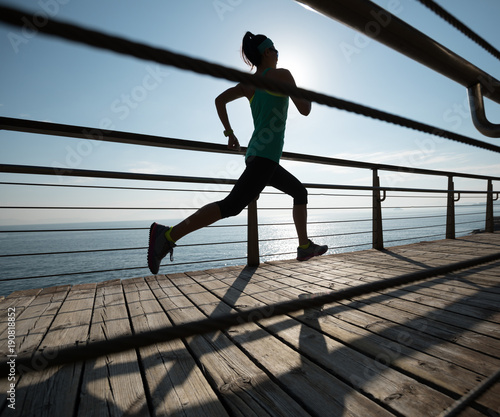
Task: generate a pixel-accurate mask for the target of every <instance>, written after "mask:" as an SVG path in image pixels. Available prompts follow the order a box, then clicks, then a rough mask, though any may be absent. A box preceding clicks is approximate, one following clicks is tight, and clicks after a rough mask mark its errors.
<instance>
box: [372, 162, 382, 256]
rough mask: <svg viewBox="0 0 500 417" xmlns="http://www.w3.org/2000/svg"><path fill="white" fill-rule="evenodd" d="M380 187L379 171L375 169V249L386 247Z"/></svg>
mask: <svg viewBox="0 0 500 417" xmlns="http://www.w3.org/2000/svg"><path fill="white" fill-rule="evenodd" d="M379 188H380V179H379V177H378V172H377V170H376V169H373V194H372V195H373V203H372V244H373V249H377V250H382V249H384V235H383V229H382V200H381V198H380V189H379Z"/></svg>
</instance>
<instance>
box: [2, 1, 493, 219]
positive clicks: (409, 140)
mask: <svg viewBox="0 0 500 417" xmlns="http://www.w3.org/2000/svg"><path fill="white" fill-rule="evenodd" d="M0 3H1V4H4V5H8V4H11V5H15V6H18V7H22V8H25V9H27V10H31V11H35V12H38V13H39V14H40V15H42V14H43V13H49V14H50V15H51V16H53V17H56V18H57V19H60V20H64V21H69V22H74V23H77V24H79V25H82V26H85V27H89V28H93V29H98V30H103V31H105V32H108V33H111V34H115V35H119V36H123V37H126V38H129V39H132V40H137V41H140V42H144V43H146V44H151V45H155V46H158V47H163V48H166V49H169V50H173V51H179V52H182V53H185V54H187V55H190V56H193V57H198V58H203V59H206V60H208V61H211V62H216V63H221V64H224V65H227V66H230V67H233V68H237V69H240V70H245V71H247V70H248V68H247V67H246V66H245V64H244V63H243V61H242V60H241V57H240V45H241V39H242V37H243V35H244V33H245V32H246V31H247V30H250V31H252V32H253V33H263V34H266V35H267V36H269V37H270V38H271V39H272V40H273V41H274V43H275V45H276V47H277V49H279V53H280V55H279V58H280V60H279V63H278V64H279V66H281V67H285V68H288V69H290V70H291V72H292V74H293V75H294V77H295V79H296V81H297V84H298V85H299V86H301V87H304V88H307V89H311V90H315V91H319V92H323V93H326V94H330V95H333V96H336V97H340V98H344V99H347V100H350V101H354V102H357V103H360V104H364V105H367V106H372V107H375V108H379V109H381V110H385V111H388V112H391V113H395V114H398V115H401V116H405V117H408V118H411V119H414V120H417V121H421V122H424V123H428V124H431V125H435V126H438V127H441V128H443V129H447V130H451V131H454V132H458V133H460V134H463V135H466V136H470V137H474V138H477V139H481V140H484V141H487V142H491V143H496V144H498V143H499V140H498V139H489V138H486V137H483V136H482V135H481V134H479V133H478V132H477V131H476V130H475V128H474V127H473V125H472V123H471V120H470V115H469V111H468V104H467V96H466V90H465V88H463V87H462V86H460V85H457V84H455V83H454V82H452V81H450V80H448V79H447V78H445V77H444V76H442V75H440V74H436V73H434V72H433V71H432V70H430V69H427V68H426V67H424V66H422V65H421V64H418V63H416V62H414V61H412V60H410V59H409V58H406V57H404V56H402V55H400V54H399V53H397V52H395V51H393V50H391V49H389V48H387V47H385V46H383V45H381V44H378V43H377V42H376V41H375V40H372V39H370V38H366V37H364V36H362V35H360V34H358V33H357V32H355V31H353V30H352V29H349V28H348V27H346V26H344V25H342V24H341V23H338V22H336V21H332V20H331V19H329V18H326V17H324V16H321V15H319V14H317V13H314V12H311V11H309V10H306V9H305V8H303V7H302V6H300V5H299V4H298V3H296V2H295V1H293V0H220V1H212V0H186V1H172V0H169V1H165V0H161V1H160V0H150V1H147V2H138V1H132V0H107V1H97V0H85V1H82V0H64V1H63V0H50V1H49V0H40V1H28V0H15V1H14V0H12V1H5V0H2V1H0ZM376 3H377V4H379V5H380V6H382V7H384V8H387V9H389V10H390V11H391V12H392V13H394V14H395V15H397V16H398V17H399V18H401V19H403V20H404V21H406V22H408V23H410V24H411V25H413V26H415V27H416V28H417V29H419V30H420V31H422V32H424V33H425V34H427V35H428V36H431V37H433V38H434V39H436V40H437V41H438V42H440V43H442V44H443V45H445V46H446V47H448V48H449V49H451V50H452V51H454V52H456V53H458V54H459V55H462V56H463V57H464V58H466V59H467V60H469V61H470V62H472V63H473V64H474V65H476V66H478V67H479V68H481V69H483V70H484V71H486V72H488V73H490V74H491V75H493V76H494V77H496V78H500V71H499V69H500V62H499V61H498V60H497V59H495V58H494V57H492V56H491V55H489V54H488V53H487V52H486V51H484V50H483V49H481V48H480V47H479V46H477V45H476V44H474V43H473V42H472V41H470V40H469V39H468V38H466V37H465V36H463V35H462V34H461V33H459V32H458V31H456V30H455V29H454V28H452V27H451V26H449V25H448V24H447V23H445V22H444V21H443V20H441V19H439V18H438V17H436V16H435V15H434V14H433V13H431V12H430V11H428V10H427V9H426V8H425V7H423V6H422V5H421V4H420V3H418V2H417V1H415V0H400V1H398V0H377V1H376ZM438 3H439V4H440V5H442V6H443V7H444V8H445V9H447V10H448V11H449V12H451V13H452V14H453V15H454V16H456V17H457V18H458V19H460V20H461V21H463V22H464V23H466V24H467V25H468V26H469V27H470V28H472V29H473V30H475V31H476V32H477V33H479V34H480V35H481V36H483V37H484V38H486V39H487V40H488V41H489V42H491V43H492V44H493V45H494V46H495V47H496V48H500V44H499V43H498V16H500V3H499V2H498V1H496V0H478V1H474V2H472V1H470V0H440V1H439V2H438ZM0 53H1V57H2V63H1V65H0V72H1V76H0V114H1V115H2V116H8V117H19V118H26V119H33V120H41V121H50V122H56V123H64V124H75V125H83V126H93V127H100V126H101V127H106V128H111V129H115V130H122V131H130V132H137V133H145V134H153V135H161V136H168V137H176V138H183V139H193V140H201V141H207V142H215V143H225V138H224V136H223V135H222V130H223V128H222V126H221V124H220V121H219V120H218V118H217V115H216V112H215V107H214V104H213V102H214V98H215V97H216V96H217V95H218V94H219V93H220V92H221V91H223V90H224V89H226V88H228V87H230V86H231V83H229V82H226V81H223V80H218V79H214V78H211V77H208V76H200V75H196V74H193V73H189V72H183V71H180V70H177V69H175V68H170V67H161V66H159V65H157V64H154V63H151V62H146V61H141V60H137V59H135V58H130V57H126V56H122V55H118V54H115V53H111V52H107V51H102V50H97V49H93V48H90V47H87V46H81V45H78V44H75V43H72V42H66V41H62V40H59V39H54V38H51V37H48V36H46V35H43V34H37V33H32V32H27V31H24V32H22V31H20V30H18V29H15V28H12V27H10V26H6V25H0ZM486 105H487V114H488V117H489V118H490V119H491V120H492V121H494V122H497V123H499V122H500V106H499V105H497V104H495V103H492V102H490V101H488V100H487V102H486ZM229 113H230V119H231V121H232V125H233V127H234V129H235V132H236V134H237V136H238V137H239V139H240V142H241V143H242V144H245V145H246V144H247V143H248V139H249V137H250V135H251V131H252V122H251V117H250V110H249V106H248V103H246V102H245V101H244V100H240V101H239V102H235V103H232V104H230V106H229ZM0 149H1V152H0V162H1V163H10V164H27V165H46V166H57V167H61V168H81V169H101V170H116V171H134V172H149V173H161V174H175V175H190V176H218V175H225V176H227V177H230V178H237V177H238V176H239V173H240V172H241V170H242V169H243V158H242V157H240V156H231V155H220V156H219V155H212V154H208V155H207V154H198V153H189V152H182V151H174V150H167V149H154V148H152V149H148V148H140V147H137V146H131V145H117V144H112V143H99V142H92V141H82V140H75V139H64V138H52V137H47V136H37V135H28V134H18V133H13V132H4V131H2V132H0ZM285 150H286V151H290V152H299V153H307V154H313V155H323V156H331V157H336V158H346V159H353V160H360V161H368V162H380V163H386V164H395V165H406V166H414V167H419V168H430V169H439V170H452V171H462V172H467V173H475V174H489V175H496V176H500V164H499V155H498V154H495V153H493V152H489V151H485V150H480V149H477V148H473V147H469V146H466V145H462V144H457V143H455V142H451V141H447V140H440V139H438V138H434V137H432V136H429V135H426V134H423V133H419V132H415V131H412V130H408V129H405V128H401V127H396V126H392V125H389V124H387V123H383V122H378V121H374V120H371V119H366V118H364V117H362V116H356V115H352V114H349V113H347V112H344V111H339V110H335V109H330V108H327V107H324V106H320V105H313V111H312V113H311V115H310V116H309V117H307V118H306V117H302V116H300V115H299V114H298V113H297V111H295V110H292V111H291V112H290V115H289V122H288V126H287V135H286V139H285ZM283 165H284V166H286V167H287V168H289V169H290V170H291V171H292V172H293V173H294V174H296V175H297V176H298V177H299V178H300V179H301V180H302V181H304V182H322V183H333V184H345V183H349V184H355V185H371V173H370V172H368V171H362V170H346V169H340V168H327V167H325V166H314V167H313V168H314V169H311V167H308V166H304V165H303V164H299V163H290V162H286V161H284V162H283ZM0 179H1V180H2V181H8V180H16V181H19V180H21V181H31V180H32V178H29V177H27V176H12V175H5V174H3V175H0ZM46 180H47V182H51V181H55V182H56V183H57V182H63V183H70V182H71V183H85V184H87V183H94V182H93V181H90V180H82V179H78V180H69V179H66V178H62V179H61V178H56V179H54V178H48V179H46ZM127 184H128V183H127ZM155 185H158V184H155ZM382 185H393V186H408V187H413V186H417V187H432V186H435V187H445V186H446V184H445V180H438V181H436V179H428V178H423V177H418V178H417V177H415V176H394V174H391V175H385V174H384V176H383V177H382ZM0 187H1V191H0V193H1V197H0V199H1V202H2V204H9V205H10V204H12V205H23V204H37V205H52V204H62V205H73V204H75V205H78V204H89V202H88V201H89V199H90V198H93V197H94V196H97V198H99V199H100V200H99V201H91V202H90V204H91V205H98V204H100V202H102V203H101V204H103V205H106V204H108V203H109V204H111V203H116V204H123V205H128V206H131V205H136V204H135V201H129V200H128V199H130V198H132V199H136V198H138V197H137V196H138V194H133V195H132V194H129V195H127V194H126V193H121V194H119V195H118V194H116V195H115V194H112V193H111V192H110V194H108V195H107V197H109V198H111V197H110V196H111V195H113V198H112V200H113V201H112V202H110V201H106V198H105V197H104V196H102V195H101V194H97V193H96V194H91V193H88V192H87V193H86V194H82V192H81V191H78V190H70V189H65V190H64V191H62V190H55V191H50V192H49V189H48V188H45V187H38V188H27V187H12V186H0ZM460 187H462V188H469V189H470V188H478V189H484V188H485V185H484V184H483V183H477V182H466V181H460V180H457V182H456V188H460ZM82 196H84V197H82ZM140 198H141V199H144V201H145V205H148V206H149V205H151V206H156V205H166V206H169V205H173V204H174V203H172V201H168V200H165V198H164V197H163V196H162V195H159V194H158V193H149V194H142V195H141V197H140ZM178 198H179V200H178V201H176V202H175V204H178V206H185V205H188V206H196V205H197V203H198V202H200V203H202V202H203V199H202V198H200V199H198V200H199V201H198V200H196V199H194V198H193V196H189V195H186V194H180V193H179V197H178ZM0 214H1V218H0V224H9V223H10V224H12V223H20V222H21V223H24V222H30V223H32V222H37V221H38V222H44V221H48V222H56V221H59V220H86V219H87V217H86V216H87V214H85V213H80V214H78V216H77V217H71V216H73V214H67V213H61V212H39V213H34V214H29V215H28V217H26V216H27V213H26V212H19V213H15V212H10V211H5V210H3V211H2V212H1V213H0ZM134 215H135V214H134V213H130V212H126V213H123V214H121V213H118V214H116V213H115V214H111V213H107V214H104V215H103V219H109V218H114V219H122V218H126V219H129V218H133V216H134ZM89 216H95V213H90V214H89ZM162 216H163V217H166V216H168V215H167V214H165V213H163V215H162ZM70 217H71V218H70Z"/></svg>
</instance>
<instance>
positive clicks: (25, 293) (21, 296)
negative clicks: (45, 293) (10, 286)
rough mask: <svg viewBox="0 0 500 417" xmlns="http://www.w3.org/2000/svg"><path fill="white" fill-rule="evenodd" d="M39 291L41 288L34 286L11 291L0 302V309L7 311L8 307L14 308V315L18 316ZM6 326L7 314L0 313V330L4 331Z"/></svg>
mask: <svg viewBox="0 0 500 417" xmlns="http://www.w3.org/2000/svg"><path fill="white" fill-rule="evenodd" d="M40 291H42V290H41V288H34V289H29V290H21V291H14V292H12V293H10V294H9V295H8V296H7V297H5V298H4V299H3V300H2V301H1V302H0V311H8V310H9V308H15V310H16V315H17V316H19V315H20V314H21V313H22V312H23V310H24V309H25V308H26V307H27V306H29V305H30V304H31V302H32V301H33V300H34V299H35V298H36V296H37V295H38V294H39V293H40ZM6 327H7V314H2V316H1V317H0V331H1V332H4V331H5V329H6Z"/></svg>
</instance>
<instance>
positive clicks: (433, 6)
mask: <svg viewBox="0 0 500 417" xmlns="http://www.w3.org/2000/svg"><path fill="white" fill-rule="evenodd" d="M417 1H418V2H420V3H422V4H423V5H424V6H425V7H427V8H428V9H429V10H431V11H432V12H434V13H435V14H436V15H437V16H439V17H440V18H441V19H443V20H445V21H446V22H447V23H449V24H450V25H451V26H453V27H454V28H455V29H457V30H458V31H460V32H462V33H463V34H464V35H465V36H467V37H468V38H469V39H470V40H472V41H473V42H475V43H477V44H478V45H479V46H480V47H482V48H483V49H484V50H486V51H487V52H489V53H490V54H491V55H493V56H494V57H495V58H497V59H499V60H500V51H499V50H498V49H496V48H495V47H494V46H493V45H492V44H491V43H489V42H488V41H486V40H485V39H483V38H482V37H481V36H479V35H478V34H477V33H476V32H474V31H473V30H472V29H470V28H469V27H467V26H466V25H464V24H463V23H462V22H461V21H460V20H458V19H457V18H456V17H455V16H453V15H452V14H450V13H449V12H447V11H446V10H445V9H443V8H442V7H441V6H440V5H438V4H437V3H436V2H435V1H433V0H417Z"/></svg>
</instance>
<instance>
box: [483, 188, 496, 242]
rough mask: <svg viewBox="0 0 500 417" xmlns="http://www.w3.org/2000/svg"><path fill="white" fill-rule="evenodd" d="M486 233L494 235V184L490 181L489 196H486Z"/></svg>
mask: <svg viewBox="0 0 500 417" xmlns="http://www.w3.org/2000/svg"><path fill="white" fill-rule="evenodd" d="M484 231H485V232H486V233H493V231H494V226H493V182H492V181H491V180H488V194H487V195H486V224H485V225H484Z"/></svg>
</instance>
